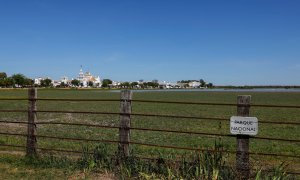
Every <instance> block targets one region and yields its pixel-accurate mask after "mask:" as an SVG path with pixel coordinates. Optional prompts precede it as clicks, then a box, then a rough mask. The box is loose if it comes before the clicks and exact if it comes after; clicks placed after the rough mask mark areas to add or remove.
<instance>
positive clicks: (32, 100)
mask: <svg viewBox="0 0 300 180" xmlns="http://www.w3.org/2000/svg"><path fill="white" fill-rule="evenodd" d="M36 98H37V89H36V88H29V89H28V126H27V146H26V156H36V155H37V150H36V149H37V141H36V124H35V122H36V120H37V116H36V110H37V106H36Z"/></svg>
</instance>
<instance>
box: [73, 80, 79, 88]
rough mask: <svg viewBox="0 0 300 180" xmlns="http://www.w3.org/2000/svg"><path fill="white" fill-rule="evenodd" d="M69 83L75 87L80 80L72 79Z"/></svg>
mask: <svg viewBox="0 0 300 180" xmlns="http://www.w3.org/2000/svg"><path fill="white" fill-rule="evenodd" d="M71 84H72V85H73V86H75V87H78V86H79V84H80V81H79V80H78V79H73V80H72V81H71Z"/></svg>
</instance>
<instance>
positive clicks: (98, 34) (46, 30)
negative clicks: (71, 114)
mask: <svg viewBox="0 0 300 180" xmlns="http://www.w3.org/2000/svg"><path fill="white" fill-rule="evenodd" d="M299 9H300V1H298V0H294V1H292V0H281V1H278V0H239V1H223V0H222V1H221V0H220V1H216V0H212V1H199V0H135V1H133V0H126V1H124V0H109V1H105V0H87V1H83V0H26V1H24V0H19V1H17V0H0V71H4V72H7V73H8V74H9V75H11V74H14V73H23V74H24V75H26V76H28V77H32V78H34V77H38V76H50V77H51V78H54V79H59V78H60V77H62V76H64V75H66V76H68V77H70V78H71V77H76V76H77V74H78V71H79V69H80V65H83V68H84V70H88V71H90V72H91V73H92V74H95V75H100V76H101V78H110V79H112V80H119V81H135V80H139V79H144V80H153V79H159V80H166V81H177V80H182V79H200V78H202V79H204V80H206V81H208V82H212V83H214V84H217V85H229V84H231V85H300V10H299Z"/></svg>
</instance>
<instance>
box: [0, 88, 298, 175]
mask: <svg viewBox="0 0 300 180" xmlns="http://www.w3.org/2000/svg"><path fill="white" fill-rule="evenodd" d="M238 95H251V97H252V98H251V99H252V100H251V103H252V104H270V105H298V106H299V105H300V93H297V92H295V93H275V92H274V93H267V92H265V93H261V92H255V93H254V92H253V93H248V92H247V93H246V94H244V93H243V94H241V93H237V92H236V93H235V92H134V93H133V99H138V100H167V101H187V102H214V103H236V99H237V96H238ZM20 97H25V98H26V97H27V90H0V98H20ZM38 97H39V98H84V99H119V98H120V93H113V92H109V91H104V90H75V89H74V90H59V89H55V90H54V89H53V90H52V89H39V90H38ZM0 109H23V110H26V109H27V101H5V100H2V101H1V100H0ZM38 110H71V111H100V112H119V102H74V101H72V102H57V101H38ZM132 112H133V113H148V114H166V115H181V116H201V117H219V118H228V122H222V121H221V122H219V121H212V120H211V121H209V120H199V119H180V118H177V119H174V118H158V117H143V116H133V117H132V127H141V128H155V129H169V130H183V131H194V132H207V133H223V134H230V132H229V118H230V117H231V116H232V115H236V107H234V106H208V105H182V104H160V103H143V102H133V104H132ZM250 115H251V116H255V117H257V118H258V119H259V120H263V121H278V122H284V121H288V122H300V109H288V108H261V107H251V109H250ZM0 120H2V121H4V120H6V121H27V113H1V115H0ZM48 121H51V122H76V123H89V124H101V125H111V126H118V125H119V117H118V116H117V115H90V114H71V113H67V114H55V113H51V114H50V113H38V122H48ZM0 132H10V133H26V132H27V129H26V125H22V124H4V123H2V124H1V126H0ZM37 134H38V135H49V136H59V137H74V138H91V139H107V140H119V139H118V138H119V135H118V129H101V128H94V127H83V126H66V125H38V126H37ZM258 136H260V137H272V138H283V139H296V140H299V136H300V126H297V125H276V124H262V123H261V124H259V133H258ZM216 139H218V138H217V137H212V136H200V135H190V134H175V133H165V132H151V131H138V130H133V131H132V132H131V141H137V142H144V143H149V144H159V145H173V146H180V147H193V148H211V147H213V145H214V143H215V140H216ZM221 139H222V142H223V144H224V146H225V148H226V149H228V150H235V146H236V139H235V138H230V137H223V138H221ZM0 144H17V145H25V144H26V138H24V137H14V136H4V135H0ZM85 145H89V146H90V148H91V149H92V147H93V146H94V144H93V143H88V144H87V143H85V142H74V141H60V140H49V139H42V138H39V139H38V147H42V148H56V149H58V148H59V149H68V150H78V151H81V150H82V146H85ZM0 148H1V150H2V151H7V150H9V151H11V150H14V151H22V149H12V148H8V147H1V146H0ZM109 148H110V149H111V152H112V153H114V152H115V151H116V150H117V145H116V144H109ZM131 148H132V149H133V152H134V153H136V154H137V155H141V156H147V157H149V156H157V155H158V154H162V155H164V156H168V157H177V156H179V155H180V154H183V153H187V151H183V150H180V151H178V150H173V149H163V148H154V147H146V146H138V145H132V146H131ZM250 151H251V152H262V153H277V154H289V155H298V156H299V155H300V144H299V143H291V142H280V141H271V140H257V139H250ZM250 158H251V159H250V161H251V165H253V166H254V167H257V166H266V165H273V164H278V163H279V162H282V161H286V162H288V163H290V164H291V166H290V167H289V168H290V169H291V171H295V170H296V171H297V170H299V169H300V161H299V159H293V158H282V157H262V156H251V157H250ZM229 159H234V156H233V155H231V156H230V157H229Z"/></svg>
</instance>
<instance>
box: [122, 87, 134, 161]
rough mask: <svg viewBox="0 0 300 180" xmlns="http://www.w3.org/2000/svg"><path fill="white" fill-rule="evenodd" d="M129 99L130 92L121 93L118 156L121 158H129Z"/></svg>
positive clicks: (130, 97)
mask: <svg viewBox="0 0 300 180" xmlns="http://www.w3.org/2000/svg"><path fill="white" fill-rule="evenodd" d="M131 99H132V92H131V91H130V90H122V91H121V102H120V128H119V136H120V144H119V154H120V155H121V156H122V157H128V156H129V142H130V125H131V122H130V121H131V116H130V114H131Z"/></svg>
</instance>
